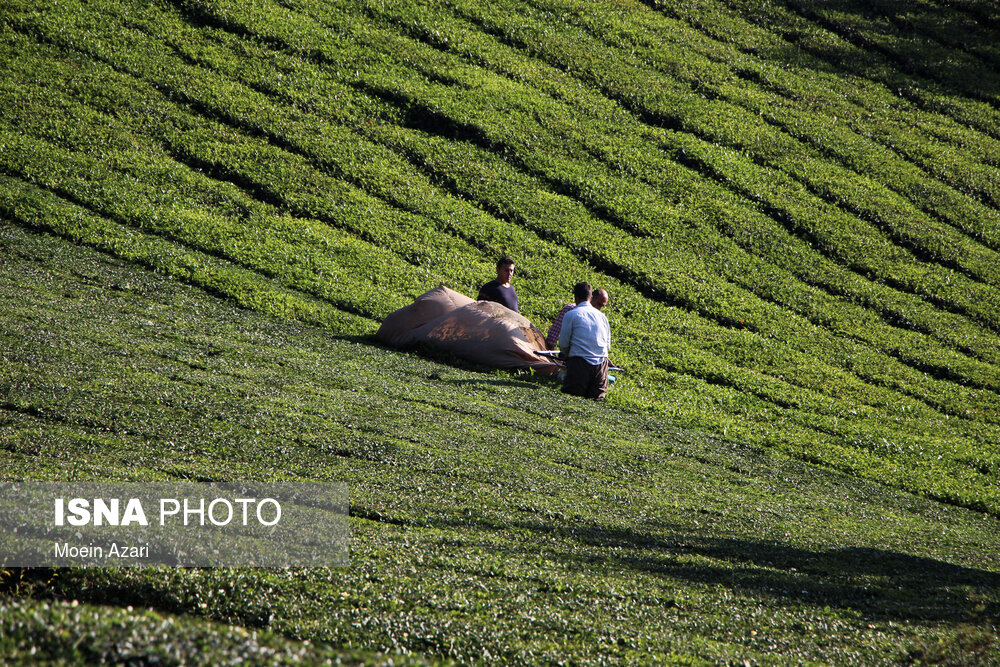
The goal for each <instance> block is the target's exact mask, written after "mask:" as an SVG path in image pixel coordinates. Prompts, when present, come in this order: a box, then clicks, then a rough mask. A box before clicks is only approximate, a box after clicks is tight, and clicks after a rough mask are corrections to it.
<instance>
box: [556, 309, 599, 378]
mask: <svg viewBox="0 0 1000 667" xmlns="http://www.w3.org/2000/svg"><path fill="white" fill-rule="evenodd" d="M610 347H611V326H610V325H609V324H608V318H607V317H605V316H604V313H602V312H601V311H599V310H597V309H596V308H594V307H593V306H591V305H590V303H589V302H587V301H581V302H580V303H578V304H577V305H576V308H574V309H573V310H571V311H569V312H568V313H566V315H565V316H564V317H563V322H562V330H561V331H560V332H559V349H560V350H562V351H564V352H565V353H566V356H568V357H582V358H583V360H584V361H586V362H587V363H588V364H591V365H592V366H596V365H598V364H600V363H602V362H603V361H604V360H605V359H606V358H607V356H608V349H609V348H610Z"/></svg>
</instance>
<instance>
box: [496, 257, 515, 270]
mask: <svg viewBox="0 0 1000 667" xmlns="http://www.w3.org/2000/svg"><path fill="white" fill-rule="evenodd" d="M513 263H514V258H513V257H501V258H500V259H498V260H497V268H498V269H499V268H500V267H501V266H510V265H511V264H513Z"/></svg>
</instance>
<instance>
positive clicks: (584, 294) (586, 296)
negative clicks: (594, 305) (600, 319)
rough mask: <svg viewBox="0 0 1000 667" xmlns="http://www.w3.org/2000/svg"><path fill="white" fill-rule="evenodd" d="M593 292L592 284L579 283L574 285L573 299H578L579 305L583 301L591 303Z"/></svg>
mask: <svg viewBox="0 0 1000 667" xmlns="http://www.w3.org/2000/svg"><path fill="white" fill-rule="evenodd" d="M592 293H593V291H592V290H591V289H590V283H585V282H583V283H577V284H576V285H573V298H574V299H576V302H577V303H580V302H581V301H590V295H591V294H592Z"/></svg>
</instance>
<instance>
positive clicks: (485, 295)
mask: <svg viewBox="0 0 1000 667" xmlns="http://www.w3.org/2000/svg"><path fill="white" fill-rule="evenodd" d="M513 277H514V260H513V259H511V258H510V257H503V258H501V259H500V261H499V262H497V277H496V280H491V281H490V282H488V283H486V284H485V285H483V286H482V287H480V288H479V297H478V300H479V301H496V302H497V303H499V304H500V305H501V306H507V307H508V308H510V309H511V310H513V311H514V312H515V313H520V312H521V311H520V310H518V307H517V306H518V304H517V292H515V291H514V286H513V285H511V284H510V281H511V278H513Z"/></svg>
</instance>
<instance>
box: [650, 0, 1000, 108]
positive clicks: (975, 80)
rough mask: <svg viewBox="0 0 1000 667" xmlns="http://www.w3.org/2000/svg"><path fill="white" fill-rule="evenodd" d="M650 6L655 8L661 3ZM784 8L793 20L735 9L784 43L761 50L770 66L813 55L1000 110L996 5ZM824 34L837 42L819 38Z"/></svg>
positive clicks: (840, 1)
mask: <svg viewBox="0 0 1000 667" xmlns="http://www.w3.org/2000/svg"><path fill="white" fill-rule="evenodd" d="M646 2H647V4H650V5H652V6H654V7H656V6H657V5H659V4H660V2H661V0H646ZM782 4H783V5H784V9H785V10H787V13H781V12H779V13H776V14H773V15H769V14H764V15H761V14H760V13H759V12H758V11H757V6H756V4H755V3H746V4H745V5H744V7H745V8H743V9H741V8H739V7H736V8H733V9H732V11H734V12H736V13H739V14H742V17H743V19H744V20H746V21H748V22H749V23H754V24H758V25H760V26H761V27H762V28H764V29H766V30H769V31H770V32H772V33H774V34H776V35H778V36H779V37H781V38H783V40H785V44H786V46H778V45H775V44H773V43H772V44H770V45H764V46H761V47H760V49H758V50H756V53H757V55H759V56H761V57H763V58H764V59H768V60H774V61H778V62H787V63H795V64H796V65H798V66H801V67H809V66H810V63H809V61H808V60H806V59H803V57H802V52H803V51H806V52H808V53H809V54H811V55H812V56H815V57H817V58H819V59H820V60H821V61H823V62H825V63H827V64H829V65H832V66H834V67H836V68H837V69H839V70H844V71H848V72H851V73H855V74H860V75H862V76H865V77H867V78H871V79H873V80H878V81H881V82H882V83H884V84H886V85H889V86H890V87H895V86H899V87H902V88H905V87H907V85H909V84H907V82H905V81H904V80H903V79H902V78H901V77H899V76H896V75H894V72H899V73H903V74H906V75H910V76H916V77H920V78H922V79H930V80H933V81H934V82H935V84H936V85H938V86H940V87H941V88H942V89H944V90H945V91H948V92H952V93H958V94H960V95H964V96H967V97H972V98H979V99H985V100H991V102H992V103H993V104H996V100H997V97H998V96H1000V75H998V74H997V72H998V71H1000V56H998V53H1000V52H998V51H997V49H996V44H997V43H1000V15H998V12H997V10H996V3H994V2H990V1H987V0H969V1H967V2H963V3H960V4H959V3H955V4H953V5H952V6H941V5H938V4H927V3H924V4H920V3H913V2H908V1H906V0H836V1H835V2H830V1H829V0H787V1H786V2H784V3H779V6H780V5H782ZM817 29H819V30H820V31H826V33H827V34H829V33H833V34H835V35H836V36H837V38H836V39H829V38H823V37H818V38H817ZM860 54H864V55H860ZM816 64H817V63H814V64H813V65H812V66H815V65H816ZM820 68H821V69H825V68H824V67H822V66H821V67H820ZM913 83H914V84H916V85H919V82H913ZM921 87H922V86H921Z"/></svg>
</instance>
